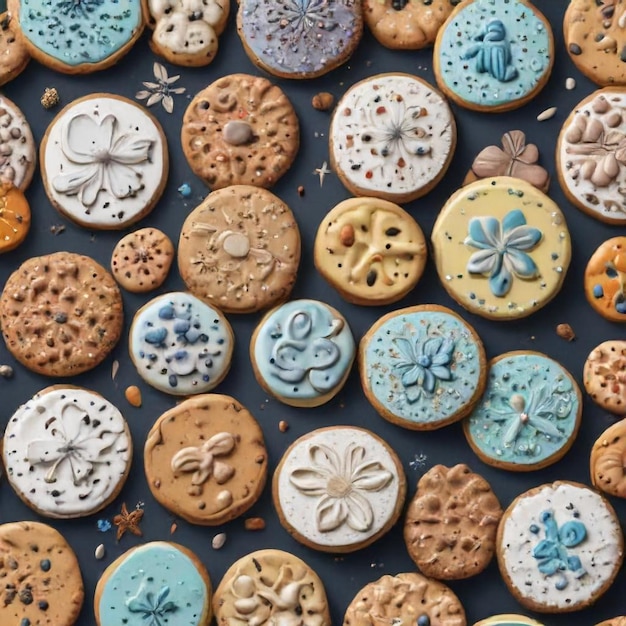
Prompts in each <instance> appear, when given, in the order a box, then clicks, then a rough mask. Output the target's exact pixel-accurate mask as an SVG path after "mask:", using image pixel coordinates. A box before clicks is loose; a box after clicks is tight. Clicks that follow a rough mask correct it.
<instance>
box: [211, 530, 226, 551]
mask: <svg viewBox="0 0 626 626" xmlns="http://www.w3.org/2000/svg"><path fill="white" fill-rule="evenodd" d="M225 543H226V533H218V534H217V535H215V537H213V540H212V541H211V547H212V548H213V550H219V549H220V548H223V547H224V544H225Z"/></svg>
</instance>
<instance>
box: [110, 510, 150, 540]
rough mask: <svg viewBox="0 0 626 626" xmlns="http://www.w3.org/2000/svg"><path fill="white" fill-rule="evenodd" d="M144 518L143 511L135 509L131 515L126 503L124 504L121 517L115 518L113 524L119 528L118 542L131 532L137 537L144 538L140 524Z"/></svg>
mask: <svg viewBox="0 0 626 626" xmlns="http://www.w3.org/2000/svg"><path fill="white" fill-rule="evenodd" d="M142 517H143V509H134V510H133V511H131V512H130V513H129V512H128V509H127V508H126V502H124V503H123V504H122V511H121V513H120V514H119V515H116V516H115V517H114V518H113V523H114V524H115V525H116V526H117V536H116V540H117V541H119V540H120V539H121V538H122V537H123V536H124V535H125V534H126V532H129V533H131V534H133V535H135V536H136V537H142V536H143V533H142V532H141V528H139V523H140V522H141V518H142Z"/></svg>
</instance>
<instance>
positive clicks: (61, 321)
mask: <svg viewBox="0 0 626 626" xmlns="http://www.w3.org/2000/svg"><path fill="white" fill-rule="evenodd" d="M0 321H1V325H2V336H3V338H4V341H5V343H6V346H7V348H8V350H9V352H11V354H12V355H13V356H14V357H15V358H16V359H17V360H18V361H19V362H20V363H21V364H22V365H24V366H25V367H27V368H28V369H30V370H32V371H33V372H37V373H38V374H43V375H44V376H55V377H56V376H63V377H65V376H74V375H76V374H82V373H83V372H86V371H88V370H90V369H93V368H94V367H96V366H97V365H99V364H100V363H101V362H102V361H103V360H104V359H105V358H106V357H107V356H108V354H109V353H110V352H111V350H113V348H114V347H115V345H116V344H117V342H118V340H119V338H120V335H121V333H122V324H123V322H124V312H123V309H122V295H121V293H120V290H119V288H118V286H117V285H116V284H115V281H114V280H113V277H112V276H111V274H109V273H108V272H107V271H106V270H105V269H104V268H103V267H102V266H101V265H100V264H99V263H96V261H94V260H93V259H91V258H90V257H88V256H84V255H81V254H75V253H73V252H55V253H54V254H49V255H46V256H41V257H33V258H31V259H28V260H26V261H24V263H22V265H21V266H20V267H19V268H18V269H17V270H16V271H15V272H13V273H12V274H11V276H9V278H8V280H7V281H6V283H5V285H4V290H3V291H2V295H1V296H0Z"/></svg>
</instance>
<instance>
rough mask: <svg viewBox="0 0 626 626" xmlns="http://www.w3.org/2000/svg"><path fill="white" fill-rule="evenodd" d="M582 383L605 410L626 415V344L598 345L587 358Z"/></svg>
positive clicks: (615, 341)
mask: <svg viewBox="0 0 626 626" xmlns="http://www.w3.org/2000/svg"><path fill="white" fill-rule="evenodd" d="M583 384H584V386H585V391H586V392H587V393H588V394H589V396H590V397H591V399H592V400H593V401H594V402H595V403H596V404H597V405H598V406H601V407H602V408H603V409H604V410H605V411H609V412H610V413H615V414H616V415H620V416H622V417H623V416H625V415H626V341H623V340H621V339H614V340H611V341H604V342H603V343H601V344H600V345H598V346H596V347H595V348H594V349H593V350H592V351H591V352H590V353H589V356H588V357H587V360H586V361H585V366H584V369H583Z"/></svg>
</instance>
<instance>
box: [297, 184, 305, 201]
mask: <svg viewBox="0 0 626 626" xmlns="http://www.w3.org/2000/svg"><path fill="white" fill-rule="evenodd" d="M298 195H299V196H300V197H301V198H302V196H303V195H304V185H299V186H298Z"/></svg>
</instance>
